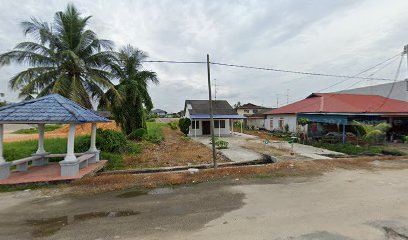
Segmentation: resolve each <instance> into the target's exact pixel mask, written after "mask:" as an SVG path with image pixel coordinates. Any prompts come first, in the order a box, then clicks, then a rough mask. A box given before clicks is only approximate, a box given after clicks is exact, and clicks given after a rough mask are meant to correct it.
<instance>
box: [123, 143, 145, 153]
mask: <svg viewBox="0 0 408 240" xmlns="http://www.w3.org/2000/svg"><path fill="white" fill-rule="evenodd" d="M125 151H126V153H127V154H138V153H141V152H142V147H141V146H140V144H137V143H134V142H128V144H127V145H126V149H125Z"/></svg>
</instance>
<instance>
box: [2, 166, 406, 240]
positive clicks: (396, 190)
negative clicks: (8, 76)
mask: <svg viewBox="0 0 408 240" xmlns="http://www.w3.org/2000/svg"><path fill="white" fill-rule="evenodd" d="M319 161H321V162H325V161H327V160H319ZM319 161H313V163H316V162H319ZM343 161H346V160H343ZM302 163H304V162H302ZM299 164H300V163H299ZM309 164H312V162H310V163H309ZM359 164H360V165H361V166H359V165H353V164H350V163H346V162H344V163H341V162H339V161H336V163H335V164H334V165H338V166H349V168H353V170H346V169H338V168H335V169H332V170H330V171H326V172H325V173H324V174H320V175H307V174H306V175H303V174H300V175H297V176H296V175H292V176H291V177H285V176H281V177H277V176H274V177H270V176H266V175H259V176H258V177H255V178H243V177H242V176H241V177H235V176H234V177H229V178H226V179H225V180H223V181H212V182H208V183H202V184H189V185H182V186H180V187H165V188H156V189H152V190H145V189H140V188H136V187H133V188H129V189H126V190H117V191H110V192H103V193H91V192H86V193H76V194H74V195H73V194H72V193H69V191H63V190H61V189H44V190H41V191H40V190H32V191H21V192H12V193H1V194H0V239H17V240H19V239H33V238H35V239H80V240H81V239H86V240H87V239H89V240H91V239H92V240H94V239H129V240H130V239H144V240H153V239H169V240H173V239H174V240H176V239H177V240H179V239H181V240H184V239H198V240H200V239H203V240H204V239H205V240H207V239H236V240H241V239H242V240H248V239H249V240H252V239H272V240H274V239H275V240H283V239H292V240H293V239H295V240H296V239H299V240H312V239H313V240H323V239H325V240H326V239H328V240H353V239H356V240H357V239H407V238H408V237H407V236H408V217H407V215H406V213H407V212H408V191H406V190H407V189H408V162H407V161H401V160H399V161H374V162H371V163H370V162H368V161H360V162H359ZM325 166H327V164H325ZM264 167H265V166H264ZM268 167H270V166H268ZM282 167H283V166H282ZM288 167H289V168H288ZM294 169H300V167H298V166H297V163H294V167H290V165H288V166H286V170H287V171H292V170H294ZM302 169H304V168H302ZM304 170H306V169H304ZM130 176H133V175H130ZM192 176H195V174H194V175H192ZM294 176H296V177H294ZM145 177H146V176H145ZM207 177H208V176H207ZM122 180H128V179H122ZM139 180H140V179H139ZM77 187H78V186H75V187H74V188H73V189H77Z"/></svg>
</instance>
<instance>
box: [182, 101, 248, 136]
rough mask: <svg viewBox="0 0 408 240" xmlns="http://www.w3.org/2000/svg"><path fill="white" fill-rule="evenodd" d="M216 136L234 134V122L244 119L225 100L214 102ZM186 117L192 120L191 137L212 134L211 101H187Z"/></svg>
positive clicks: (185, 107)
mask: <svg viewBox="0 0 408 240" xmlns="http://www.w3.org/2000/svg"><path fill="white" fill-rule="evenodd" d="M212 106H213V118H214V134H215V135H216V136H226V135H230V134H232V133H233V128H232V127H233V121H234V120H237V119H244V117H243V116H240V115H239V114H238V113H237V112H236V111H235V110H234V109H233V108H232V107H231V105H230V104H229V103H228V102H227V101H225V100H213V101H212ZM184 113H185V114H184V117H186V118H190V120H191V125H190V131H189V136H192V137H194V136H205V135H210V134H211V123H210V105H209V100H186V102H185V104H184Z"/></svg>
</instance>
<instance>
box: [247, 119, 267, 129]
mask: <svg viewBox="0 0 408 240" xmlns="http://www.w3.org/2000/svg"><path fill="white" fill-rule="evenodd" d="M245 121H246V125H247V126H248V127H252V126H254V127H255V128H264V125H265V119H263V118H261V119H260V118H247V119H246V120H245Z"/></svg>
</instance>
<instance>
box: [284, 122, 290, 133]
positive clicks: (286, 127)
mask: <svg viewBox="0 0 408 240" xmlns="http://www.w3.org/2000/svg"><path fill="white" fill-rule="evenodd" d="M285 132H289V124H287V123H286V124H285Z"/></svg>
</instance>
